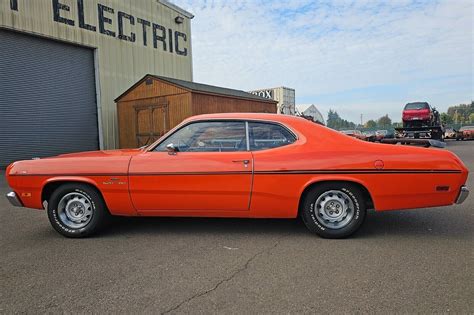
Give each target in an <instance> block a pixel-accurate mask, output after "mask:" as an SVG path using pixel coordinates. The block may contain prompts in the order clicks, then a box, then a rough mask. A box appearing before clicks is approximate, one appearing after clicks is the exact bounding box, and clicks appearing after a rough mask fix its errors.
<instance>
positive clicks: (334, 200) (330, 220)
mask: <svg viewBox="0 0 474 315" xmlns="http://www.w3.org/2000/svg"><path fill="white" fill-rule="evenodd" d="M302 207H303V208H302V209H301V210H302V211H301V217H302V219H303V222H304V223H305V225H306V226H307V227H308V229H309V230H310V231H312V232H315V233H316V234H318V235H319V236H322V237H324V238H344V237H347V236H349V235H351V234H353V233H354V232H355V231H357V229H359V227H360V226H361V225H362V223H363V222H364V219H365V216H366V206H365V200H364V198H363V195H362V193H361V192H360V189H359V188H358V187H357V186H355V185H353V184H350V183H325V184H321V185H318V186H315V187H313V188H311V189H310V190H309V191H308V192H307V193H306V195H305V197H304V200H303V204H302Z"/></svg>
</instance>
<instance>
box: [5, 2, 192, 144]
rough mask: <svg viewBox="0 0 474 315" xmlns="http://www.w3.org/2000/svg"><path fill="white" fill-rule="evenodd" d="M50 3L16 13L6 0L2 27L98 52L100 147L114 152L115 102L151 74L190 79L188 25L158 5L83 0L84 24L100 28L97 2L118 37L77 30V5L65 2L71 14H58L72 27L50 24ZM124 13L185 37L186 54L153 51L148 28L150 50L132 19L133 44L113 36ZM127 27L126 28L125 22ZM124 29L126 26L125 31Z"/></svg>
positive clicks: (21, 6) (29, 5)
mask: <svg viewBox="0 0 474 315" xmlns="http://www.w3.org/2000/svg"><path fill="white" fill-rule="evenodd" d="M51 3H52V2H51V0H34V1H19V10H18V11H12V10H11V9H10V1H1V0H0V28H8V29H14V30H18V31H22V32H27V33H33V34H37V35H42V36H46V37H49V38H53V39H57V40H61V41H65V42H70V43H74V44H78V45H81V46H88V47H93V48H97V63H98V67H97V68H98V69H97V71H98V72H97V77H96V79H97V81H98V86H99V90H100V91H99V92H100V98H99V99H98V104H99V106H100V110H101V123H102V133H103V137H104V139H103V141H104V142H103V143H104V148H105V149H112V148H115V147H116V144H118V139H117V137H116V136H117V135H118V128H117V117H116V106H115V102H114V99H115V98H116V97H117V96H119V95H120V94H121V93H123V91H125V90H127V89H128V88H129V87H130V86H131V85H133V84H134V83H135V82H137V81H138V80H139V79H141V78H142V77H143V76H144V75H145V74H147V73H152V74H157V75H162V76H168V77H174V78H179V79H183V80H191V79H192V56H191V20H190V19H188V18H185V20H184V23H182V24H176V23H175V21H174V18H175V17H176V16H177V15H178V14H179V13H178V12H176V11H174V10H173V9H170V8H169V7H167V6H165V5H163V4H161V3H159V2H158V1H156V0H99V1H98V0H87V1H84V16H85V20H86V23H88V24H91V25H94V26H96V27H97V28H98V16H97V5H98V4H99V3H101V4H104V5H107V6H109V7H112V8H113V9H114V13H113V14H108V15H107V16H108V17H110V18H111V19H112V24H111V25H107V28H108V29H110V30H113V31H115V32H116V36H115V37H112V36H107V35H104V34H101V33H99V31H98V29H97V30H96V31H95V32H93V31H89V30H86V29H82V28H80V27H79V25H78V23H79V21H78V10H77V1H72V0H67V1H66V0H64V1H60V3H63V4H66V5H68V6H69V7H70V11H65V10H61V16H63V17H66V18H68V19H71V20H74V22H75V25H74V26H70V25H66V24H63V23H59V22H55V21H54V20H53V10H52V5H51ZM118 11H123V12H126V13H128V14H131V15H133V16H134V17H135V19H137V18H141V19H145V20H148V21H150V22H153V23H158V24H160V25H163V26H164V27H166V28H171V29H173V30H175V31H180V32H183V33H186V34H187V42H186V43H181V44H182V46H183V47H187V49H188V55H187V56H179V55H177V54H176V53H170V52H168V51H166V52H164V51H162V50H161V49H155V48H153V41H152V30H151V28H150V27H149V28H148V37H147V38H148V45H147V46H144V45H143V42H142V38H143V37H142V34H143V33H142V28H141V25H140V24H138V23H137V21H136V20H135V25H134V26H133V27H131V28H130V29H129V30H131V31H133V32H134V33H136V42H135V43H130V42H126V41H123V40H120V39H119V38H118V37H117V35H118V34H117V32H118V29H117V26H118V17H117V12H118ZM125 24H128V23H125ZM127 27H128V26H127Z"/></svg>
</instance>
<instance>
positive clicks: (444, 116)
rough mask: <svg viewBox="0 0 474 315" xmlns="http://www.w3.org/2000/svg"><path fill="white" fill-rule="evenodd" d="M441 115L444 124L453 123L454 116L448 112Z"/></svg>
mask: <svg viewBox="0 0 474 315" xmlns="http://www.w3.org/2000/svg"><path fill="white" fill-rule="evenodd" d="M440 117H441V123H442V124H443V125H450V124H452V123H453V117H451V116H449V115H448V114H447V113H441V115H440Z"/></svg>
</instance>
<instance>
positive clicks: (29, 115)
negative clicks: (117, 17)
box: [0, 30, 99, 168]
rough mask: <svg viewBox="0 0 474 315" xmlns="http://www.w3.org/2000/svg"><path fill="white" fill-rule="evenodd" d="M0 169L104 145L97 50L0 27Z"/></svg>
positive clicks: (94, 148)
mask: <svg viewBox="0 0 474 315" xmlns="http://www.w3.org/2000/svg"><path fill="white" fill-rule="evenodd" d="M0 43H1V44H0V168H3V167H5V166H6V165H7V164H9V163H11V162H13V161H15V160H21V159H30V158H32V157H45V156H51V155H57V154H61V153H67V152H77V151H86V150H96V149H98V146H99V139H98V128H97V104H96V95H95V79H94V53H93V50H92V49H86V48H82V47H77V46H73V45H67V44H63V43H59V42H55V41H51V40H45V39H39V38H37V37H32V36H28V35H23V34H19V33H15V32H10V31H4V30H0Z"/></svg>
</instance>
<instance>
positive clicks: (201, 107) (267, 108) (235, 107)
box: [192, 92, 277, 115]
mask: <svg viewBox="0 0 474 315" xmlns="http://www.w3.org/2000/svg"><path fill="white" fill-rule="evenodd" d="M276 108H277V107H276V103H271V102H260V101H256V100H255V101H254V100H246V99H238V98H232V97H226V96H219V95H208V94H200V93H196V92H195V93H192V114H193V115H200V114H210V113H272V114H274V113H276V110H277V109H276Z"/></svg>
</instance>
